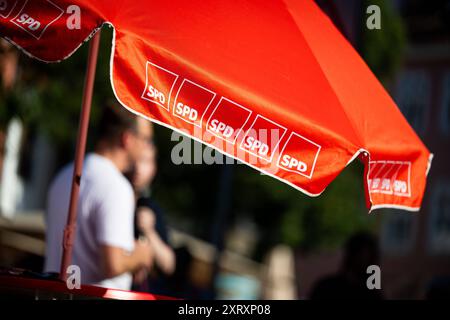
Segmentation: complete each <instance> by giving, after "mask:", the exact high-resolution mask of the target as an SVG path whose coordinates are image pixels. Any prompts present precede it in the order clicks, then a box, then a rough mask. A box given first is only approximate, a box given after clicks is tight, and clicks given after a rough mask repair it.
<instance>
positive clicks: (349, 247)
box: [344, 231, 379, 264]
mask: <svg viewBox="0 0 450 320" xmlns="http://www.w3.org/2000/svg"><path fill="white" fill-rule="evenodd" d="M378 250H379V249H378V242H377V239H376V237H375V236H374V235H372V234H370V233H367V232H364V231H361V232H358V233H356V234H354V235H353V236H351V237H350V238H349V239H348V240H347V242H346V244H345V253H344V263H345V264H349V263H352V262H353V260H354V259H355V258H356V257H358V256H359V255H360V254H361V253H362V252H366V253H368V254H370V256H371V258H372V259H374V260H378Z"/></svg>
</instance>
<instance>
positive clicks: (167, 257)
mask: <svg viewBox="0 0 450 320" xmlns="http://www.w3.org/2000/svg"><path fill="white" fill-rule="evenodd" d="M137 214H138V225H139V229H140V230H141V231H142V233H143V235H144V236H145V237H146V238H147V239H148V240H149V242H150V246H151V248H152V251H153V255H154V259H155V263H156V265H158V267H159V268H160V269H161V271H162V272H164V273H165V274H167V275H170V274H172V273H173V272H174V270H175V253H174V252H173V250H172V248H171V247H170V246H168V245H167V244H166V243H165V242H164V241H163V240H162V239H161V237H160V236H159V234H158V232H157V231H156V228H155V213H154V212H153V211H152V210H151V209H149V208H145V207H141V208H139V209H138V212H137Z"/></svg>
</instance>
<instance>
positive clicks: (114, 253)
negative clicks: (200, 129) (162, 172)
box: [44, 105, 153, 290]
mask: <svg viewBox="0 0 450 320" xmlns="http://www.w3.org/2000/svg"><path fill="white" fill-rule="evenodd" d="M152 136H153V127H152V126H151V123H150V122H149V121H147V120H145V119H142V118H138V117H136V116H135V115H133V114H132V113H130V112H129V111H127V110H125V109H124V108H122V107H121V106H117V105H114V106H111V107H106V108H105V110H104V114H103V117H102V118H101V121H100V126H99V137H98V140H97V143H96V146H95V150H94V152H93V153H89V154H88V155H87V156H86V158H85V161H84V165H83V172H82V176H81V184H80V194H79V200H78V216H77V227H76V232H75V241H74V245H73V252H72V264H73V265H77V266H78V267H80V270H81V283H82V284H93V285H98V286H102V287H107V288H113V289H122V290H130V288H131V284H132V274H134V273H139V272H142V270H143V269H147V268H150V267H151V265H152V263H153V253H152V248H151V246H150V245H149V243H148V242H147V241H139V240H138V241H135V239H134V212H135V196H134V191H133V188H132V186H131V184H130V182H129V181H128V180H127V179H126V178H125V177H124V175H123V174H124V173H126V172H128V171H130V170H131V169H132V167H133V165H134V163H135V162H136V161H137V159H139V158H140V157H141V152H142V150H144V149H145V147H146V146H147V145H148V144H149V143H151V140H152ZM72 174H73V163H71V164H69V165H67V166H66V167H64V168H63V169H62V170H61V171H60V172H59V173H58V174H57V176H56V178H55V179H54V180H53V182H52V184H51V186H50V189H49V192H48V198H47V215H46V225H47V229H46V260H45V266H44V269H45V271H46V272H59V270H60V263H61V257H62V243H63V234H64V227H65V225H66V221H67V214H68V212H67V211H68V208H69V200H70V191H71V181H72Z"/></svg>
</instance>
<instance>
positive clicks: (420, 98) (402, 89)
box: [396, 70, 431, 135]
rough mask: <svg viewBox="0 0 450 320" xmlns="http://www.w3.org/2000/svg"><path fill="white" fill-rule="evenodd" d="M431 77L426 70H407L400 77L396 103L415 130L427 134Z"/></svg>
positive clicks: (420, 133)
mask: <svg viewBox="0 0 450 320" xmlns="http://www.w3.org/2000/svg"><path fill="white" fill-rule="evenodd" d="M430 88H431V84H430V77H429V76H428V74H427V73H426V72H425V70H406V71H404V72H402V73H401V74H400V76H399V80H398V87H397V92H396V102H397V104H398V106H399V107H400V110H401V111H402V113H403V115H404V116H405V118H406V119H407V120H408V122H409V123H410V125H411V126H412V127H413V128H414V130H415V131H416V132H417V133H418V134H419V135H422V134H423V133H424V132H425V129H426V128H425V123H426V121H425V120H426V119H425V118H426V116H427V115H428V113H427V110H428V109H429V107H430Z"/></svg>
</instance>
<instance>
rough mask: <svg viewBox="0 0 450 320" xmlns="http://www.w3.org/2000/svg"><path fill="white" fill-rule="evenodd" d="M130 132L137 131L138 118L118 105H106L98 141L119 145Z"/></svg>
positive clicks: (99, 128) (100, 123) (101, 119)
mask: <svg viewBox="0 0 450 320" xmlns="http://www.w3.org/2000/svg"><path fill="white" fill-rule="evenodd" d="M128 130H131V131H136V130H137V116H136V115H134V114H133V113H131V112H130V111H128V110H126V109H125V108H123V107H122V106H119V105H117V104H108V105H106V107H105V108H104V109H103V113H102V115H101V118H100V122H99V127H98V138H97V141H98V142H100V141H102V142H107V143H108V144H111V145H115V144H118V143H119V141H120V137H121V136H122V134H123V133H124V132H125V131H128Z"/></svg>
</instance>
